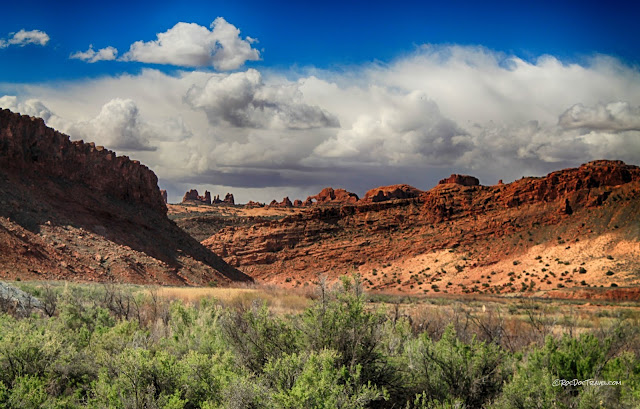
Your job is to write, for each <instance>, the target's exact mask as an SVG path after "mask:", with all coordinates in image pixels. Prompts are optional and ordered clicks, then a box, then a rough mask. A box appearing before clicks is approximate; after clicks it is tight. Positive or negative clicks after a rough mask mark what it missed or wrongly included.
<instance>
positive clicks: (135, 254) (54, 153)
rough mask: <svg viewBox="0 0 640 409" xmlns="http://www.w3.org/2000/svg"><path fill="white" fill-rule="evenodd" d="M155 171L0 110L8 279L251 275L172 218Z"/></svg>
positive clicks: (0, 257)
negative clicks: (233, 265) (168, 213)
mask: <svg viewBox="0 0 640 409" xmlns="http://www.w3.org/2000/svg"><path fill="white" fill-rule="evenodd" d="M157 182H158V181H157V178H156V176H155V174H154V173H153V172H152V171H151V170H150V169H148V168H147V167H146V166H144V165H141V164H140V163H139V162H138V161H136V160H131V159H129V158H127V157H126V156H117V155H116V154H115V153H114V152H112V151H110V150H108V149H105V148H103V147H101V146H95V144H93V143H84V142H82V141H73V142H72V141H70V140H69V137H68V136H67V135H64V134H62V133H60V132H57V131H55V130H53V129H51V128H48V127H46V126H45V124H44V122H43V121H42V120H41V119H37V118H31V117H29V116H22V115H19V114H14V113H12V112H10V111H8V110H1V111H0V278H23V279H25V278H28V279H69V280H79V281H122V282H136V283H158V284H174V285H185V284H187V285H197V284H200V285H202V284H207V283H209V282H212V281H216V282H219V283H224V282H230V281H232V280H250V277H248V276H246V275H245V274H243V273H241V272H240V271H238V270H237V269H235V268H233V267H230V266H229V265H228V264H227V263H225V262H224V261H223V260H221V259H220V258H219V257H218V256H216V255H215V254H213V253H212V252H211V251H209V250H207V249H206V248H204V247H203V246H202V245H201V244H200V243H198V242H197V241H196V240H194V239H193V238H192V237H190V236H188V235H187V234H186V233H184V232H183V231H182V230H181V229H180V228H178V227H177V226H176V225H175V223H173V222H171V221H170V220H168V219H167V216H166V212H167V208H166V205H165V203H164V200H163V196H162V194H161V192H160V189H158V185H157Z"/></svg>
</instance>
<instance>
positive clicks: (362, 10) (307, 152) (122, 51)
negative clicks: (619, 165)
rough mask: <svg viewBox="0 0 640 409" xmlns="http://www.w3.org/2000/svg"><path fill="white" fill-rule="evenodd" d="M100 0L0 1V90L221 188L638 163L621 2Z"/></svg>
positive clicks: (257, 189) (634, 66) (51, 118)
mask: <svg viewBox="0 0 640 409" xmlns="http://www.w3.org/2000/svg"><path fill="white" fill-rule="evenodd" d="M186 3H187V2H180V3H178V2H169V1H162V0H159V1H153V2H148V1H147V2H134V1H127V2H124V1H119V0H114V1H111V2H105V3H94V2H84V1H83V2H81V1H68V2H50V1H46V2H45V1H28V0H27V1H23V2H11V3H9V4H5V5H3V13H2V14H0V107H2V108H8V109H11V110H12V111H15V112H20V113H23V114H27V115H32V116H39V117H42V118H43V119H44V120H45V122H46V123H47V124H48V125H49V126H51V127H54V128H56V129H58V130H60V131H62V132H65V133H67V134H69V135H70V136H71V138H72V139H73V140H78V139H82V140H84V141H86V142H88V141H92V142H95V143H96V144H98V145H104V146H106V147H108V148H109V149H112V150H114V151H116V152H117V153H118V154H121V155H127V156H129V157H131V158H135V159H138V160H140V161H141V162H142V163H144V164H145V165H147V166H149V167H150V168H151V169H152V170H153V171H154V172H155V173H156V174H157V175H158V178H159V185H160V187H161V188H163V189H167V190H168V193H169V200H170V202H176V201H179V200H180V198H181V197H182V195H183V194H184V192H185V191H187V190H189V189H191V188H197V189H199V190H200V191H201V193H202V192H203V191H204V190H205V189H207V190H209V191H211V193H212V194H213V195H216V194H220V195H221V196H224V194H226V193H227V192H231V193H233V194H234V196H235V197H236V201H237V202H240V203H243V202H247V201H249V200H254V201H262V202H270V201H271V200H272V199H277V200H281V199H282V197H284V196H288V197H290V198H291V199H292V200H293V199H295V198H300V199H304V198H306V197H307V196H308V195H313V194H316V193H317V192H319V191H320V190H321V189H322V188H324V187H326V186H332V187H334V188H345V189H347V190H349V191H352V192H355V193H357V194H358V195H361V196H362V195H363V194H364V193H365V192H366V191H367V190H368V189H371V188H374V187H377V186H382V185H389V184H397V183H408V184H411V185H413V186H415V187H417V188H420V189H425V190H426V189H428V188H430V187H432V186H433V185H435V184H436V183H437V181H438V180H439V179H442V178H444V177H447V176H448V175H449V174H451V173H464V174H472V175H475V176H477V177H479V178H480V181H481V183H482V184H485V185H492V184H495V183H496V182H497V181H498V180H499V179H502V180H504V181H505V182H509V181H512V180H515V179H519V178H521V177H523V176H541V175H544V174H546V173H548V172H551V171H553V170H557V169H562V168H566V167H573V166H578V165H580V164H582V163H585V162H588V161H590V160H594V159H603V158H604V159H621V160H624V161H625V162H627V163H630V164H636V165H638V164H640V42H638V40H637V39H638V38H640V25H638V24H637V22H636V21H635V20H636V19H637V16H638V15H640V5H639V4H637V3H635V2H621V1H618V2H615V1H614V2H606V3H605V2H590V1H580V2H570V1H567V2H559V1H556V2H546V1H537V2H514V1H504V2H490V1H488V2H462V1H448V2H425V1H422V2H402V1H396V2H381V1H368V2H348V1H344V0H343V1H340V2H338V1H323V2H317V3H316V2H314V3H312V2H300V1H297V2H287V1H270V2H265V1H249V2H247V1H234V2H229V1H224V2H222V1H220V2H218V1H193V2H188V4H186Z"/></svg>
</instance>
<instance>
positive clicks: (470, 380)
mask: <svg viewBox="0 0 640 409" xmlns="http://www.w3.org/2000/svg"><path fill="white" fill-rule="evenodd" d="M407 355H408V360H409V370H410V372H411V375H410V377H409V379H410V382H411V384H412V385H413V387H414V389H416V390H417V391H423V392H424V393H425V394H426V395H425V396H426V399H428V400H429V401H438V402H446V401H451V400H456V399H457V400H460V401H462V402H463V403H464V404H465V405H467V406H469V407H473V408H476V407H482V406H483V405H484V404H485V403H487V402H489V401H490V400H491V399H493V398H495V397H496V396H497V395H498V394H499V393H500V390H501V389H502V385H503V383H504V382H505V381H506V380H507V379H508V378H509V375H510V373H509V370H508V365H507V361H508V356H507V354H506V353H505V352H504V351H503V350H502V349H501V347H499V346H498V345H495V344H491V343H485V342H481V341H478V340H477V339H476V338H475V337H474V338H472V340H471V342H470V343H469V344H467V343H464V342H462V341H460V339H458V337H457V336H456V332H455V330H454V329H453V327H452V326H450V327H448V328H447V329H446V330H445V332H444V334H443V335H442V338H440V340H438V341H433V340H431V339H430V338H429V337H428V336H426V335H425V334H422V335H420V336H419V337H418V338H417V339H416V340H414V341H413V342H411V343H409V344H408V345H407Z"/></svg>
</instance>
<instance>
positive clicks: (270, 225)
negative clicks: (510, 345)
mask: <svg viewBox="0 0 640 409" xmlns="http://www.w3.org/2000/svg"><path fill="white" fill-rule="evenodd" d="M409 188H410V187H408V188H405V191H411V192H412V195H410V196H413V197H409V198H405V199H393V196H391V195H387V196H388V197H389V200H385V194H384V192H386V191H395V190H394V189H389V188H386V187H385V188H378V189H373V190H372V192H374V193H373V194H375V197H376V198H378V199H379V201H375V202H373V201H371V200H364V199H363V200H359V201H357V202H356V203H354V204H343V205H335V206H312V207H310V208H309V209H306V210H304V211H302V212H301V213H299V214H296V215H292V216H288V217H285V218H284V219H282V220H278V221H270V222H262V223H258V224H254V225H252V226H232V227H227V228H225V229H222V230H221V231H219V232H218V233H216V234H215V235H213V236H212V237H210V238H209V239H207V240H205V241H204V242H203V244H205V245H206V246H207V247H209V248H210V249H212V250H213V251H215V252H216V253H217V254H220V255H221V256H223V257H224V258H225V260H226V261H227V262H229V263H230V264H231V265H233V266H236V267H238V268H240V269H241V270H243V271H244V272H246V273H247V274H250V275H252V276H253V277H255V278H257V279H259V280H262V281H265V282H270V283H276V284H280V285H286V286H301V285H305V283H307V282H310V281H314V280H315V279H316V278H317V277H318V275H320V274H328V275H329V276H330V277H333V278H336V277H338V276H340V275H343V274H345V273H349V272H359V273H360V274H362V275H363V276H364V277H365V279H366V282H367V285H368V287H369V288H370V289H374V290H383V291H397V292H406V293H420V294H423V293H434V292H448V293H493V294H520V293H527V294H536V295H544V294H546V293H547V292H549V291H550V290H558V289H562V291H567V290H569V289H571V288H580V289H584V288H595V287H600V286H603V287H610V286H611V285H617V286H620V287H624V286H637V285H638V284H640V245H639V241H638V239H639V238H640V200H639V199H640V168H638V167H637V166H630V165H626V164H624V163H623V162H620V161H594V162H590V163H587V164H584V165H582V166H580V167H579V168H573V169H565V170H561V171H557V172H553V173H550V174H549V175H547V176H545V177H540V178H523V179H521V180H517V181H515V182H513V183H510V184H498V185H495V186H481V185H480V184H479V183H477V179H475V178H473V177H468V176H463V175H452V177H450V178H447V179H443V180H442V181H441V183H440V184H439V185H437V186H436V187H434V188H433V189H431V190H428V191H426V192H421V191H419V190H417V189H409ZM378 191H381V192H382V193H383V194H378V193H377V192H378ZM369 196H371V195H369ZM407 196H409V195H407ZM371 197H373V196H371ZM378 199H376V200H378Z"/></svg>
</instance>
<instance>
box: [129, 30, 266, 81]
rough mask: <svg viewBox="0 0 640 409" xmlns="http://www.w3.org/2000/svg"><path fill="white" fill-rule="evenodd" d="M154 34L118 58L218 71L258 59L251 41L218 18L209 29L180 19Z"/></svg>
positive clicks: (137, 42)
mask: <svg viewBox="0 0 640 409" xmlns="http://www.w3.org/2000/svg"><path fill="white" fill-rule="evenodd" d="M157 37H158V38H157V40H154V41H148V42H144V41H136V42H135V43H133V44H132V45H131V47H130V48H129V51H128V52H127V53H125V54H124V55H123V56H122V59H123V60H125V61H139V62H145V63H153V64H170V65H176V66H181V67H206V66H213V67H214V68H215V69H216V70H220V71H227V70H235V69H237V68H240V67H241V66H242V65H244V63H245V62H246V61H256V60H259V59H260V53H259V51H258V50H256V49H255V48H253V47H252V45H251V44H252V43H254V42H255V40H254V39H253V38H251V37H246V38H245V39H242V38H241V37H240V30H239V29H238V28H236V27H235V26H234V25H233V24H230V23H228V22H227V21H226V20H225V19H224V18H222V17H218V18H216V19H215V20H214V22H213V23H211V30H209V29H208V28H207V27H203V26H201V25H198V24H195V23H183V22H180V23H177V24H176V25H175V26H173V27H172V28H170V29H169V30H167V31H165V32H164V33H158V34H157Z"/></svg>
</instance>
